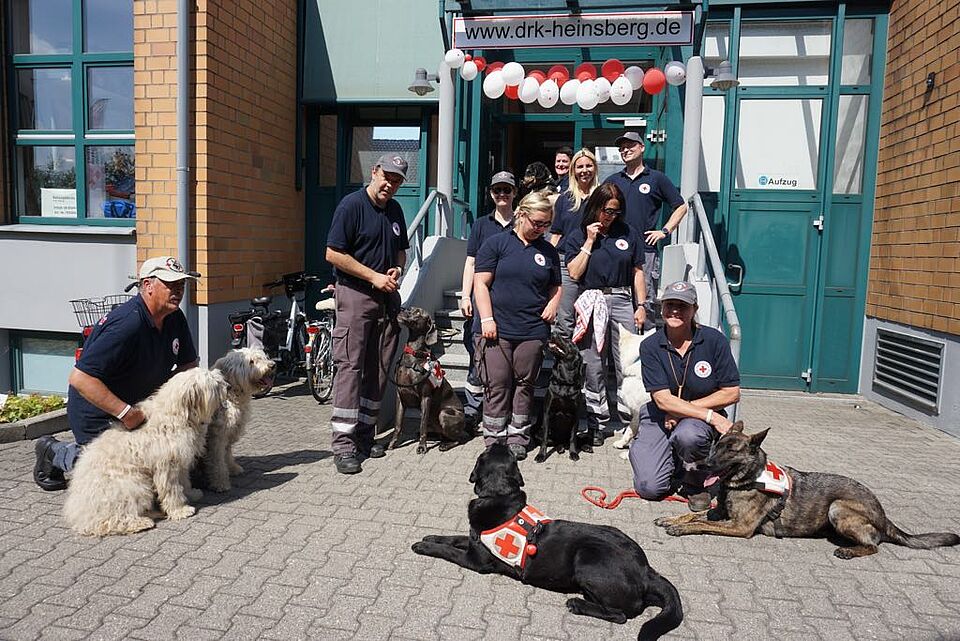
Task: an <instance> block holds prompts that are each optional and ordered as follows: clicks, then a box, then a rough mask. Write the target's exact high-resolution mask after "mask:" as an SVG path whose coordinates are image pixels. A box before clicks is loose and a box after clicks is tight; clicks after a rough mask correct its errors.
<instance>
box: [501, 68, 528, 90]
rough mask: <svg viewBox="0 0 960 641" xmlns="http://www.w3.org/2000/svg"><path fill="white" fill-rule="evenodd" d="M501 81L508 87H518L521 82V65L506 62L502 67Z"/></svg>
mask: <svg viewBox="0 0 960 641" xmlns="http://www.w3.org/2000/svg"><path fill="white" fill-rule="evenodd" d="M500 71H502V72H503V81H504V82H505V83H506V84H508V85H510V86H513V85H519V84H520V83H521V82H522V81H523V65H521V64H520V63H519V62H508V63H507V64H505V65H503V69H501V70H500Z"/></svg>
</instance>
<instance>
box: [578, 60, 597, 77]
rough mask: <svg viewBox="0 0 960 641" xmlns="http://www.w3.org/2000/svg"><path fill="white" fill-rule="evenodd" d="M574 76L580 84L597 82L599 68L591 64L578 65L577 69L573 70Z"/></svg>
mask: <svg viewBox="0 0 960 641" xmlns="http://www.w3.org/2000/svg"><path fill="white" fill-rule="evenodd" d="M573 75H574V77H576V79H577V80H579V81H580V82H583V81H584V80H596V79H597V68H596V67H594V66H593V65H592V64H590V63H589V62H584V63H581V64H579V65H577V68H576V69H574V70H573Z"/></svg>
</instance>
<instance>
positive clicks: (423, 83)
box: [407, 67, 440, 96]
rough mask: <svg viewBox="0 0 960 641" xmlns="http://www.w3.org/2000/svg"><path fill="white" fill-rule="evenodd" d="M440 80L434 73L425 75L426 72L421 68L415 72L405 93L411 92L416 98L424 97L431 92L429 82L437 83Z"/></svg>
mask: <svg viewBox="0 0 960 641" xmlns="http://www.w3.org/2000/svg"><path fill="white" fill-rule="evenodd" d="M439 80H440V76H438V75H437V74H435V73H429V74H428V73H427V70H426V69H424V68H423V67H420V68H419V69H417V71H416V72H415V75H414V77H413V83H411V85H410V86H409V87H407V91H412V92H413V93H415V94H417V95H418V96H426V95H427V94H428V93H430V92H431V91H433V85H431V84H430V83H431V82H437V81H439Z"/></svg>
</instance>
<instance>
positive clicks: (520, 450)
mask: <svg viewBox="0 0 960 641" xmlns="http://www.w3.org/2000/svg"><path fill="white" fill-rule="evenodd" d="M507 449H509V450H510V453H511V454H513V455H514V457H516V459H517V460H518V461H522V460H523V459H525V458H527V448H525V447H524V446H523V445H520V444H519V443H511V444H510V445H508V446H507Z"/></svg>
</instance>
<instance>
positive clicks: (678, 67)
mask: <svg viewBox="0 0 960 641" xmlns="http://www.w3.org/2000/svg"><path fill="white" fill-rule="evenodd" d="M663 75H665V76H666V77H667V82H669V83H670V84H671V85H673V86H674V87H677V86H679V85H682V84H683V83H684V82H686V80H687V68H686V67H684V66H683V63H682V62H677V61H676V60H674V61H673V62H668V63H667V64H666V66H665V67H664V68H663Z"/></svg>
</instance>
